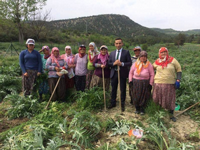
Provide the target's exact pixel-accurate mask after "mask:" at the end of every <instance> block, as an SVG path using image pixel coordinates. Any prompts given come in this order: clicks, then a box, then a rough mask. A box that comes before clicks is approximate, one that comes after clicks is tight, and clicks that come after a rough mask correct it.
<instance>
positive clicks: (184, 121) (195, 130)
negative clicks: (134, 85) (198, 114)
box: [98, 88, 200, 150]
mask: <svg viewBox="0 0 200 150" xmlns="http://www.w3.org/2000/svg"><path fill="white" fill-rule="evenodd" d="M125 106H126V107H125V111H124V112H123V113H121V111H119V110H120V107H119V105H118V100H117V106H116V107H114V108H112V109H107V111H103V112H99V113H98V115H99V116H100V117H101V118H103V119H105V120H106V118H112V119H114V120H117V118H121V119H126V120H130V119H131V120H135V121H140V122H142V123H143V125H144V126H148V124H147V123H146V121H145V120H146V119H147V115H146V114H145V115H136V114H135V113H134V112H135V107H134V106H133V105H132V104H130V97H129V93H128V88H127V93H126V104H125ZM178 113H179V112H176V111H175V112H174V115H176V114H178ZM176 119H177V121H176V122H173V121H171V120H170V119H169V117H168V118H165V120H166V121H168V126H170V128H169V130H170V132H171V135H172V136H173V138H176V139H177V140H179V141H180V142H184V143H191V144H192V145H195V146H198V147H200V124H199V123H197V122H195V121H194V120H192V119H191V118H190V116H188V115H184V114H182V115H180V116H178V117H177V118H176ZM110 134H111V133H109V132H106V134H104V135H103V136H104V137H105V140H100V141H98V146H102V145H104V144H105V143H108V144H109V145H111V144H114V143H117V142H119V141H120V139H123V138H129V136H128V134H127V135H117V136H112V137H110ZM133 143H134V142H133ZM138 147H139V149H141V150H149V149H155V147H154V145H153V144H149V141H141V142H140V144H139V145H138Z"/></svg>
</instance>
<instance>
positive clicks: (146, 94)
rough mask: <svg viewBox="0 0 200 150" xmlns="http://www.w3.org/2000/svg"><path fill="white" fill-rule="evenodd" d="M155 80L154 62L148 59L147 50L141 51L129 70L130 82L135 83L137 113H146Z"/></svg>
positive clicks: (134, 94) (134, 96) (134, 93)
mask: <svg viewBox="0 0 200 150" xmlns="http://www.w3.org/2000/svg"><path fill="white" fill-rule="evenodd" d="M153 80H154V70H153V66H152V64H151V63H150V62H149V60H148V59H147V52H145V51H141V52H140V55H139V57H138V59H137V61H136V62H135V63H134V64H133V65H132V67H131V70H130V72H129V83H130V84H133V85H134V86H133V101H134V105H135V108H136V111H135V113H136V114H139V113H140V114H141V115H143V114H144V111H145V107H146V104H147V101H148V100H149V99H150V96H151V88H152V85H153Z"/></svg>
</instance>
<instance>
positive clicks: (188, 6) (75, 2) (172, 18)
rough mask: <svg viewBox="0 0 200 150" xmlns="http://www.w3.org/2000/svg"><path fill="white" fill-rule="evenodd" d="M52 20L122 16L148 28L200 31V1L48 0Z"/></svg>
mask: <svg viewBox="0 0 200 150" xmlns="http://www.w3.org/2000/svg"><path fill="white" fill-rule="evenodd" d="M42 11H43V12H46V11H51V12H50V18H51V20H63V19H72V18H79V17H87V16H94V15H95V16H96V15H101V14H119V15H125V16H127V17H129V18H130V19H131V20H133V21H134V22H136V23H138V24H140V25H142V26H145V27H148V28H161V29H167V28H172V29H174V30H178V31H187V30H192V29H200V0H47V2H46V6H44V8H43V9H42Z"/></svg>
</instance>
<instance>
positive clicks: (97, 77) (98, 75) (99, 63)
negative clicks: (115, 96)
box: [90, 45, 110, 91]
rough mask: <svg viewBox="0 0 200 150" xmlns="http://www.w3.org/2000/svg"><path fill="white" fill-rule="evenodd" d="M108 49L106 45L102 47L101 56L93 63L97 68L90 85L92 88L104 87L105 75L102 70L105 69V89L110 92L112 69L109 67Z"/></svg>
mask: <svg viewBox="0 0 200 150" xmlns="http://www.w3.org/2000/svg"><path fill="white" fill-rule="evenodd" d="M108 58H109V55H108V47H107V46H106V45H102V46H101V47H100V54H99V55H98V56H97V57H96V58H95V60H94V62H93V66H94V67H95V71H94V75H93V77H92V81H91V84H90V88H92V87H94V86H99V87H103V80H102V78H103V74H102V69H104V79H105V80H104V81H105V89H106V91H109V87H110V68H109V67H108V63H107V62H108Z"/></svg>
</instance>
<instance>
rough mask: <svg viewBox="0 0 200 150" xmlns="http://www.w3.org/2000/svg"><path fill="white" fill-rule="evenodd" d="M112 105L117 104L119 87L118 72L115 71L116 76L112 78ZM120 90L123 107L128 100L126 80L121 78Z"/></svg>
mask: <svg viewBox="0 0 200 150" xmlns="http://www.w3.org/2000/svg"><path fill="white" fill-rule="evenodd" d="M111 86H112V92H111V104H112V105H115V104H116V97H117V87H118V72H117V71H115V73H114V76H113V77H112V78H111ZM120 89H121V105H124V104H125V99H126V78H122V77H120Z"/></svg>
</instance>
